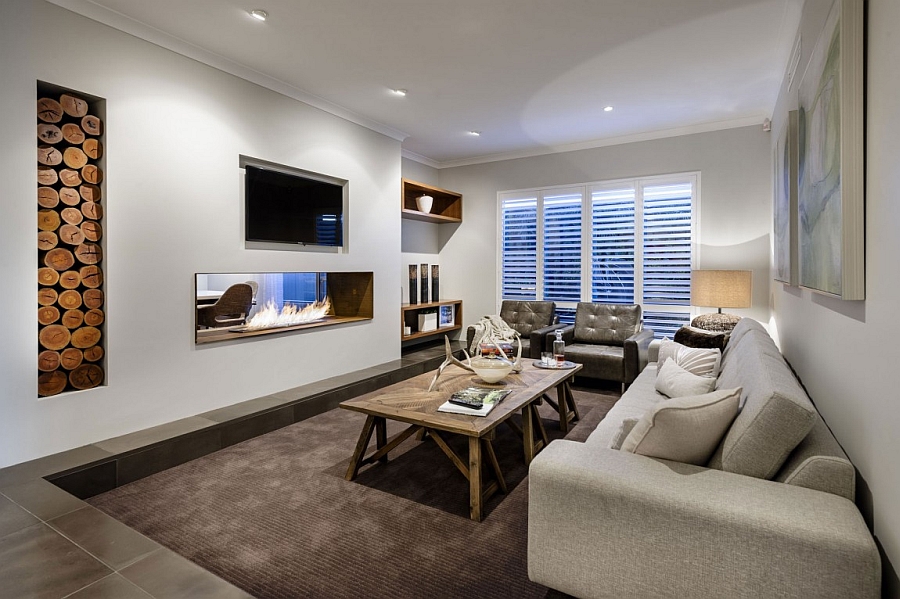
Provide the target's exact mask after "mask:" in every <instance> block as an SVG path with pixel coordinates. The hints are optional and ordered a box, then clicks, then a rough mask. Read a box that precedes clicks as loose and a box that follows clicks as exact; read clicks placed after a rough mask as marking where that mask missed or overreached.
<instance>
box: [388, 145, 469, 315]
mask: <svg viewBox="0 0 900 599" xmlns="http://www.w3.org/2000/svg"><path fill="white" fill-rule="evenodd" d="M401 162H402V165H401V171H402V173H403V177H404V178H405V179H411V180H412V181H417V182H418V183H425V184H426V185H433V186H435V187H439V186H440V179H439V177H440V173H439V171H438V169H436V168H433V167H430V166H428V165H425V164H422V163H420V162H416V161H414V160H410V159H409V158H403V159H402V161H401ZM397 199H398V204H399V196H398V198H397ZM400 226H401V241H400V251H401V254H400V264H399V272H400V287H401V292H400V295H401V302H402V303H407V302H409V265H410V264H416V265H417V272H419V276H420V277H421V276H422V273H421V271H419V270H418V269H421V267H422V264H428V265H431V264H437V265H439V266H440V271H441V272H440V278H441V285H440V287H439V291H440V292H441V293H440V295H441V298H442V299H443V298H451V299H458V298H457V297H456V296H454V295H448V294H447V293H445V291H444V289H445V288H444V286H443V278H444V272H443V269H444V266H443V265H442V264H441V259H440V253H441V243H440V230H441V229H443V228H450V227H452V228H455V227H454V226H453V225H436V224H433V223H424V222H420V221H417V220H407V219H404V220H403V221H402V223H401V225H400ZM429 270H430V269H429ZM428 285H429V288H428V294H429V297H430V296H431V273H430V272H429V274H428ZM417 297H419V296H418V295H417Z"/></svg>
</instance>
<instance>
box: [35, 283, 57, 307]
mask: <svg viewBox="0 0 900 599" xmlns="http://www.w3.org/2000/svg"><path fill="white" fill-rule="evenodd" d="M57 299H59V295H58V294H57V293H56V289H52V288H49V287H43V288H41V289H38V305H40V306H50V305H53V304H55V303H56V300H57Z"/></svg>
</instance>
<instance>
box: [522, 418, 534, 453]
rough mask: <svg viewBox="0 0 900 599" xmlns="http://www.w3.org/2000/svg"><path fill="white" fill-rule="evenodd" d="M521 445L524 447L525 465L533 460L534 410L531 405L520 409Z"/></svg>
mask: <svg viewBox="0 0 900 599" xmlns="http://www.w3.org/2000/svg"><path fill="white" fill-rule="evenodd" d="M522 445H524V446H525V464H526V465H527V464H530V463H531V460H533V459H534V410H532V409H531V405H530V404H529V405H527V406H525V407H524V408H522Z"/></svg>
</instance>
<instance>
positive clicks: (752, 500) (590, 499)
mask: <svg viewBox="0 0 900 599" xmlns="http://www.w3.org/2000/svg"><path fill="white" fill-rule="evenodd" d="M528 480H529V483H528V487H529V489H528V492H529V500H528V576H529V578H530V579H531V580H532V581H534V582H536V583H539V584H543V585H546V586H549V587H552V588H554V589H557V590H559V591H562V592H564V593H568V594H570V595H574V596H577V597H582V598H589V597H610V596H614V597H617V598H625V599H627V598H638V597H660V596H665V597H692V598H698V599H705V598H714V597H715V598H719V597H745V598H749V597H776V596H777V597H796V598H798V599H799V598H801V597H819V598H823V597H824V598H838V597H858V598H872V599H876V598H877V597H879V596H880V592H881V590H880V589H881V559H880V556H879V554H878V550H877V547H876V545H875V542H874V540H873V539H872V536H871V535H870V534H869V531H868V529H867V528H866V525H865V522H864V521H863V519H862V516H861V515H860V513H859V510H857V508H856V506H855V505H854V504H853V503H852V502H851V501H849V500H847V499H845V498H843V497H839V496H837V495H832V494H830V493H823V492H820V491H814V490H811V489H806V488H803V487H798V486H794V485H787V484H784V483H777V482H773V481H766V480H761V479H757V478H752V477H747V476H741V475H738V474H732V473H728V472H722V471H720V470H709V469H706V468H703V467H699V466H691V465H687V464H680V463H677V462H670V461H667V460H658V459H652V458H648V457H645V456H640V455H635V454H632V453H627V452H622V451H616V450H611V449H606V448H602V447H596V446H591V445H589V444H584V443H577V442H572V441H565V440H557V441H553V442H552V443H551V444H550V445H549V446H548V447H547V448H545V449H544V451H542V452H541V453H540V454H539V455H538V456H537V457H536V458H535V460H534V461H533V462H532V463H531V467H530V470H529V477H528Z"/></svg>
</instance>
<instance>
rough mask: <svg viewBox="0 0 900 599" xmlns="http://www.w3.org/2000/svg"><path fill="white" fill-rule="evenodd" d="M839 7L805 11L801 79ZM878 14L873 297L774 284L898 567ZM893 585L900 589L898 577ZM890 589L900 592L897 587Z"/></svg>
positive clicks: (891, 225)
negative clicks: (846, 297)
mask: <svg viewBox="0 0 900 599" xmlns="http://www.w3.org/2000/svg"><path fill="white" fill-rule="evenodd" d="M830 4H831V3H830V2H822V1H819V0H817V1H810V2H807V3H806V6H805V7H804V14H803V19H802V21H801V26H800V31H801V34H802V37H803V43H802V48H803V54H802V59H801V62H800V67H799V70H798V73H800V74H802V73H803V69H804V68H805V65H806V63H807V62H808V60H809V55H810V53H811V52H812V48H813V44H814V40H815V38H816V35H817V34H818V31H820V29H821V27H822V26H823V24H824V22H825V17H826V15H827V12H828V8H829V5H830ZM868 11H869V18H868V63H867V82H868V83H867V90H866V96H867V113H866V138H867V141H866V164H867V172H866V300H865V301H859V302H842V301H840V300H834V299H831V298H828V297H825V296H822V295H818V294H815V293H812V292H810V291H807V290H800V289H798V288H791V287H788V286H787V285H783V284H781V283H773V301H774V319H775V323H776V326H777V328H778V332H779V336H780V338H781V345H782V351H783V352H784V355H785V357H787V359H788V360H789V361H790V362H791V364H792V365H793V366H794V368H795V369H796V370H797V373H798V375H799V376H800V378H801V379H802V381H803V383H804V384H805V385H806V388H807V390H808V391H809V394H810V396H811V397H812V399H813V401H815V403H816V406H817V407H818V409H819V411H820V412H821V413H822V416H823V417H824V418H825V421H826V422H827V423H828V425H829V426H830V427H831V429H832V431H833V432H834V434H835V436H836V437H837V439H838V441H840V443H841V445H842V446H843V447H844V450H845V451H846V452H847V454H848V455H849V456H850V459H851V461H852V462H853V463H854V465H855V466H856V468H857V469H858V471H859V475H860V477H861V478H862V480H863V481H864V483H863V488H862V489H861V490H860V493H859V494H858V501H857V503H858V504H860V507H861V509H862V510H863V512H864V513H865V514H866V515H867V516H868V517H869V518H870V519H871V520H872V523H873V524H874V532H875V536H876V538H877V539H878V541H879V542H880V543H881V545H882V546H883V548H884V551H885V553H886V555H887V556H888V558H889V560H890V562H891V563H893V564H894V568H896V566H897V564H900V509H898V506H900V465H898V464H900V462H898V455H900V410H898V407H897V399H898V392H897V385H896V383H895V381H894V380H893V376H892V374H891V373H892V372H894V370H895V369H896V368H897V356H898V353H897V351H896V349H895V347H896V345H897V339H898V337H900V320H898V318H897V313H898V312H897V307H898V297H900V275H898V273H900V270H898V268H897V259H898V256H900V236H898V234H897V231H898V230H900V202H898V201H897V190H898V189H900V169H898V167H897V165H898V164H900V112H898V110H897V98H898V97H900V44H898V43H897V37H896V36H897V26H898V24H900V3H898V2H896V0H869V2H868ZM795 105H796V96H795V93H794V92H793V91H792V92H787V91H785V90H783V91H782V94H781V96H780V98H779V109H781V108H785V107H786V108H792V107H794V106H795ZM780 112H781V110H777V111H776V114H779V113H780ZM779 125H780V123H775V126H776V127H778V126H779ZM776 130H777V129H776ZM888 582H889V584H891V585H896V584H897V582H896V575H893V577H892V579H891V578H889V579H888ZM888 592H891V593H892V594H891V595H890V596H898V595H900V589H898V588H896V586H894V587H893V588H890V589H889V590H888Z"/></svg>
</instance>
